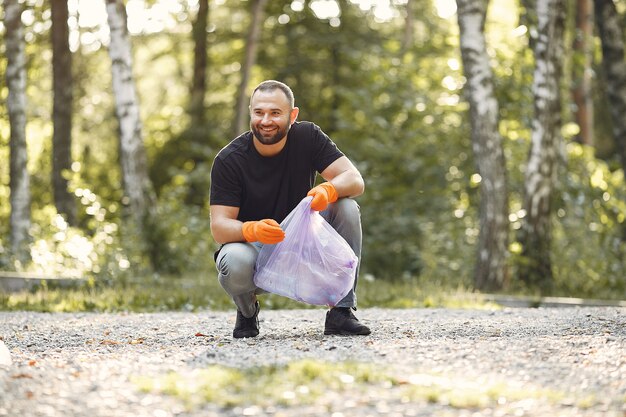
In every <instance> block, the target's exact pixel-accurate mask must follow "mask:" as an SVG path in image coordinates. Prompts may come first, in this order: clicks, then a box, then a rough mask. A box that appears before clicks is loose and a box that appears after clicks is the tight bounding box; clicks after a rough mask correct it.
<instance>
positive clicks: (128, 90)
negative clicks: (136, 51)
mask: <svg viewBox="0 0 626 417" xmlns="http://www.w3.org/2000/svg"><path fill="white" fill-rule="evenodd" d="M106 9H107V15H108V23H109V27H110V30H111V43H110V45H109V56H110V57H111V71H112V75H113V77H112V79H113V94H114V96H115V113H116V116H117V119H118V122H119V129H120V160H121V165H122V175H123V182H124V192H125V195H126V197H127V198H128V203H129V205H130V209H131V214H132V216H133V218H134V221H135V223H136V225H137V226H138V228H139V230H141V231H142V232H143V233H147V232H148V230H145V228H144V227H143V226H144V225H146V224H147V223H150V222H151V220H152V209H153V207H154V203H155V195H154V191H153V188H152V184H151V182H150V179H149V177H148V169H147V163H146V151H145V148H144V143H143V138H142V132H141V129H142V126H141V119H140V114H139V103H138V101H137V95H136V93H135V84H134V81H133V74H132V58H131V45H130V40H129V37H128V29H127V26H126V9H125V7H124V4H123V1H122V0H106ZM144 237H145V236H144Z"/></svg>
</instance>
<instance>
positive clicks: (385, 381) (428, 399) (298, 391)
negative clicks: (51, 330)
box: [132, 359, 593, 409]
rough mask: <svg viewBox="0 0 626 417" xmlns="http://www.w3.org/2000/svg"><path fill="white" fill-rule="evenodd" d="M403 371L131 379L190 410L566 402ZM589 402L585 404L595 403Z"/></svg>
mask: <svg viewBox="0 0 626 417" xmlns="http://www.w3.org/2000/svg"><path fill="white" fill-rule="evenodd" d="M401 372H402V374H398V372H397V371H395V372H394V371H393V370H391V369H389V368H388V367H383V366H381V365H374V364H371V363H357V362H339V363H329V362H324V361H320V360H315V359H304V360H297V361H293V362H290V363H288V364H286V365H282V366H275V365H270V366H261V367H251V368H243V369H241V368H230V367H225V366H220V365H210V366H208V367H207V368H204V369H196V370H194V371H192V373H191V374H187V375H183V374H180V373H176V372H170V373H168V374H166V375H162V376H157V377H156V378H155V377H145V376H135V377H133V378H132V381H133V382H134V384H135V385H136V386H137V387H138V388H139V389H140V390H142V391H143V392H152V393H157V394H165V395H170V396H174V397H176V398H178V399H180V400H182V401H183V402H184V403H185V404H186V406H187V408H189V409H192V408H195V407H198V406H202V405H203V404H207V403H210V404H213V405H216V406H218V407H222V408H233V407H238V406H241V407H245V406H251V405H254V406H257V407H276V406H278V407H289V406H293V405H311V404H316V405H318V406H320V405H321V406H331V405H332V404H330V402H332V401H333V398H337V396H341V398H357V397H358V398H367V399H368V401H370V402H372V403H376V402H377V401H379V400H382V401H385V402H389V401H393V402H412V403H415V402H422V403H436V404H441V405H446V406H450V407H452V408H458V409H478V408H485V407H489V408H494V407H497V406H504V407H506V406H513V407H515V405H514V403H515V402H516V401H521V400H533V401H540V402H546V403H549V404H559V403H561V402H562V401H563V399H564V398H565V395H564V394H563V393H560V392H556V391H553V390H550V389H545V388H542V387H536V386H532V385H531V384H528V385H527V386H525V387H520V386H519V385H515V384H507V383H506V382H502V381H500V382H497V381H481V382H480V383H477V381H475V380H474V379H466V378H464V377H463V376H460V375H455V376H453V377H448V376H445V375H439V374H434V373H423V372H421V373H420V372H417V371H415V372H411V370H408V369H403V370H402V371H401ZM350 394H355V395H350ZM589 401H590V402H589V403H588V404H587V406H591V405H592V403H593V400H592V399H590V400H589ZM507 404H508V405H507Z"/></svg>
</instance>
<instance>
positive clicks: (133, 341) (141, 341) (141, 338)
mask: <svg viewBox="0 0 626 417" xmlns="http://www.w3.org/2000/svg"><path fill="white" fill-rule="evenodd" d="M144 340H145V339H144V338H143V337H140V338H138V339H132V340H131V341H130V342H128V344H130V345H140V344H142V343H143V341H144Z"/></svg>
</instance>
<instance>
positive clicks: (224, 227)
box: [211, 205, 244, 243]
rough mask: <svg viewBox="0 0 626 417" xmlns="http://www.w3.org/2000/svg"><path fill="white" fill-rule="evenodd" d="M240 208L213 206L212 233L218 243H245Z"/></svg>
mask: <svg viewBox="0 0 626 417" xmlns="http://www.w3.org/2000/svg"><path fill="white" fill-rule="evenodd" d="M238 214H239V207H230V206H213V205H212V206H211V233H212V234H213V239H215V241H216V242H217V243H230V242H243V241H244V237H243V232H242V230H241V227H242V225H243V223H242V222H240V221H239V220H237V215H238Z"/></svg>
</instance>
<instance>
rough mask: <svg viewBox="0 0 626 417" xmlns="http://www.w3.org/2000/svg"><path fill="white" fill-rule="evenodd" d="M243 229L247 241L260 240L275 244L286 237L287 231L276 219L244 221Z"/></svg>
mask: <svg viewBox="0 0 626 417" xmlns="http://www.w3.org/2000/svg"><path fill="white" fill-rule="evenodd" d="M241 231H242V232H243V237H244V239H246V241H247V242H257V241H258V242H261V243H265V244H270V245H274V244H276V243H278V242H282V240H283V239H284V238H285V232H284V231H283V229H281V228H280V225H279V224H278V222H276V220H274V219H263V220H258V221H250V222H244V224H243V226H242V228H241Z"/></svg>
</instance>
